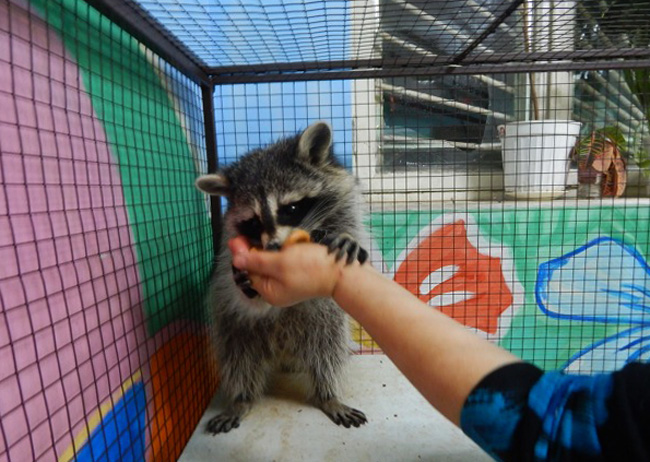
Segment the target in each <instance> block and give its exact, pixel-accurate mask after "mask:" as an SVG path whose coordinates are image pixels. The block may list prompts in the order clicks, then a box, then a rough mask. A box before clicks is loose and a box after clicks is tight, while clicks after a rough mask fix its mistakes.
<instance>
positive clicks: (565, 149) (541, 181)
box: [499, 2, 580, 199]
mask: <svg viewBox="0 0 650 462" xmlns="http://www.w3.org/2000/svg"><path fill="white" fill-rule="evenodd" d="M522 14H523V40H524V49H525V51H527V52H530V51H531V40H530V37H529V26H528V8H527V2H524V3H523V6H522ZM528 80H529V85H528V88H529V91H530V93H529V95H528V98H529V100H530V103H531V111H530V112H531V113H530V120H526V121H523V122H514V123H508V124H506V125H502V126H500V127H499V135H500V138H501V146H502V147H501V152H502V160H503V171H504V189H505V195H506V197H509V198H514V199H553V198H555V197H559V196H561V195H563V194H564V192H565V190H566V180H567V174H568V171H569V162H570V161H569V154H570V152H571V149H572V148H573V146H574V144H575V142H576V140H577V138H578V136H579V134H580V123H579V122H575V121H572V120H559V119H550V118H542V117H541V115H540V112H541V111H540V104H539V98H538V95H537V88H536V85H537V83H536V80H535V75H534V74H533V73H529V74H528ZM549 82H550V79H549ZM547 85H551V84H550V83H547ZM549 90H550V89H549ZM550 93H551V92H547V94H550Z"/></svg>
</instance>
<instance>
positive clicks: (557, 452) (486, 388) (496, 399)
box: [231, 240, 650, 461]
mask: <svg viewBox="0 0 650 462" xmlns="http://www.w3.org/2000/svg"><path fill="white" fill-rule="evenodd" d="M231 249H232V250H233V254H234V255H235V260H234V263H235V265H238V266H239V265H243V266H240V267H242V268H246V269H248V270H249V271H250V272H251V278H252V279H253V284H254V286H255V287H256V289H257V290H258V291H259V292H260V293H261V294H262V296H264V297H265V298H267V300H269V301H270V302H271V303H273V304H276V305H278V306H287V305H291V304H292V303H296V302H298V301H301V300H305V299H307V298H310V297H325V296H333V297H334V299H335V300H336V301H337V303H338V304H339V305H340V306H341V307H342V308H343V309H345V310H346V311H347V312H348V313H349V314H350V315H352V316H353V317H354V318H356V319H357V321H359V322H360V323H361V324H362V325H363V326H364V327H365V328H366V330H367V331H368V332H369V333H370V334H371V335H372V336H373V339H374V340H375V341H376V342H377V343H378V344H379V345H380V346H381V347H382V349H383V350H384V352H385V353H386V354H387V355H388V356H389V357H390V358H391V359H392V360H393V362H394V363H395V364H396V365H397V366H398V367H399V369H400V370H401V371H402V372H403V373H404V374H405V376H406V377H408V379H409V380H410V381H411V382H412V383H413V384H414V385H415V386H416V388H417V389H418V390H419V391H420V392H421V393H422V394H423V395H424V396H425V397H426V398H427V400H428V401H429V402H430V403H431V404H432V405H433V406H434V407H436V408H437V409H438V410H439V411H440V412H441V413H442V414H444V415H445V416H446V417H447V418H449V419H450V420H451V421H452V422H454V423H456V424H457V425H458V424H459V423H460V424H461V427H462V429H463V431H465V432H466V433H467V434H468V435H469V436H470V437H471V438H472V439H473V440H474V441H475V442H477V443H478V444H479V445H480V446H481V447H482V448H483V449H485V450H486V451H487V452H488V453H490V454H491V455H492V456H494V457H495V458H499V459H501V460H506V461H510V460H513V461H527V460H576V459H579V460H616V461H617V460H648V458H650V439H648V438H647V437H646V435H647V434H648V431H650V364H630V365H628V366H627V367H625V368H624V369H622V370H620V371H617V372H615V373H613V374H600V375H595V376H585V375H571V374H563V373H561V372H554V371H552V372H546V373H544V372H543V371H541V370H540V369H539V368H537V367H535V366H534V365H532V364H529V363H524V362H521V361H519V360H518V359H517V358H516V357H515V356H513V355H511V354H510V353H508V352H506V351H505V350H502V349H500V348H498V347H496V346H495V345H493V344H491V343H490V342H488V341H486V340H484V339H482V338H480V337H477V336H475V335H474V334H473V333H471V332H470V331H468V330H467V329H466V328H465V327H463V326H461V325H460V324H458V323H456V322H455V321H453V320H452V319H450V318H448V317H446V316H445V315H444V314H442V313H440V312H439V311H437V310H435V309H432V308H430V307H428V306H426V305H425V304H423V303H422V302H421V301H420V300H418V299H417V298H416V297H414V296H412V295H411V294H410V293H409V292H408V291H406V290H405V289H403V288H402V287H400V286H399V285H397V284H396V283H394V282H392V281H390V280H387V279H386V278H384V277H383V276H381V275H380V274H379V273H377V272H376V271H374V270H373V269H372V268H370V267H369V266H368V265H366V266H360V265H358V264H353V265H349V266H346V265H344V264H343V263H337V262H335V261H334V258H333V257H332V256H328V255H327V251H326V249H325V248H324V247H322V246H317V245H307V244H305V245H304V246H303V245H302V244H301V245H299V246H295V247H292V248H288V249H285V250H283V251H282V252H279V253H269V252H260V253H255V254H249V253H248V246H247V244H246V243H245V241H243V240H234V241H233V242H231ZM237 256H239V257H241V258H237Z"/></svg>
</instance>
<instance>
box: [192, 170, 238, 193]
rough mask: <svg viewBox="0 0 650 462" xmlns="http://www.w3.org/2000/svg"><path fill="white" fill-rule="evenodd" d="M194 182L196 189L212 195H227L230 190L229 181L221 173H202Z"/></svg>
mask: <svg viewBox="0 0 650 462" xmlns="http://www.w3.org/2000/svg"><path fill="white" fill-rule="evenodd" d="M194 184H195V185H196V187H197V188H198V189H200V190H201V191H203V192H204V193H207V194H210V195H212V196H227V195H228V193H229V192H230V182H229V181H228V178H226V177H225V176H224V175H223V174H221V173H211V174H209V175H202V176H200V177H198V178H197V179H196V181H195V182H194Z"/></svg>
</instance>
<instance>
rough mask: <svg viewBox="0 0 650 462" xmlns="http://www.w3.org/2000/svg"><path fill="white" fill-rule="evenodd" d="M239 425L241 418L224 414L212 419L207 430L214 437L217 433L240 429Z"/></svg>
mask: <svg viewBox="0 0 650 462" xmlns="http://www.w3.org/2000/svg"><path fill="white" fill-rule="evenodd" d="M239 424H240V416H238V415H232V414H228V413H226V412H224V413H223V414H219V415H218V416H216V417H213V418H211V419H210V421H209V422H208V427H207V430H208V432H210V433H212V434H213V435H216V434H217V433H228V432H229V431H230V430H232V429H233V428H238V427H239Z"/></svg>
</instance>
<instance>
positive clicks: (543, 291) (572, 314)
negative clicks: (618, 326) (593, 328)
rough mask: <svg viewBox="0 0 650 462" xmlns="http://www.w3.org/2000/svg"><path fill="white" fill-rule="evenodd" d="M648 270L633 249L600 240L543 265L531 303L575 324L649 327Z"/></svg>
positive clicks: (607, 240)
mask: <svg viewBox="0 0 650 462" xmlns="http://www.w3.org/2000/svg"><path fill="white" fill-rule="evenodd" d="M649 286H650V267H649V266H648V264H647V262H646V261H645V259H644V258H643V256H642V255H641V254H640V253H639V252H638V251H637V250H636V249H635V248H633V247H631V246H628V245H626V244H624V243H623V242H620V241H618V240H616V239H612V238H610V237H601V238H598V239H595V240H593V241H591V242H589V243H588V244H586V245H584V246H581V247H579V248H577V249H576V250H574V251H572V252H570V253H568V254H566V255H563V256H561V257H559V258H556V259H553V260H550V261H548V262H545V263H542V264H541V265H540V266H539V269H538V273H537V281H536V284H535V299H536V301H537V305H538V306H539V308H540V309H541V310H542V311H543V312H544V313H545V314H547V315H548V316H550V317H553V318H557V319H571V320H575V321H593V322H603V323H629V324H645V323H648V322H650V289H648V287H649Z"/></svg>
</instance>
